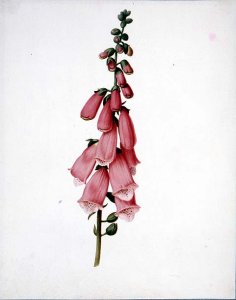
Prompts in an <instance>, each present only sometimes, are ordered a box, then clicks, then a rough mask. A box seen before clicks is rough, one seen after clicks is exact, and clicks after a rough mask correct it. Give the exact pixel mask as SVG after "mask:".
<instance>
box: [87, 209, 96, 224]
mask: <svg viewBox="0 0 236 300" xmlns="http://www.w3.org/2000/svg"><path fill="white" fill-rule="evenodd" d="M94 214H95V212H92V213H91V214H89V215H88V220H89V219H90V217H92V215H94ZM94 226H95V225H94Z"/></svg>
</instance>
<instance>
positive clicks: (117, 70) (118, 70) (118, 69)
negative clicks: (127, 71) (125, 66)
mask: <svg viewBox="0 0 236 300" xmlns="http://www.w3.org/2000/svg"><path fill="white" fill-rule="evenodd" d="M120 72H122V70H121V69H120V68H116V70H115V74H117V73H120ZM122 73H123V72H122Z"/></svg>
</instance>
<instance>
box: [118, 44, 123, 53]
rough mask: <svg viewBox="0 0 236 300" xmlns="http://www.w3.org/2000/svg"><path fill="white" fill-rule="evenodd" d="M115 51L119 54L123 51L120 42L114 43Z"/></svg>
mask: <svg viewBox="0 0 236 300" xmlns="http://www.w3.org/2000/svg"><path fill="white" fill-rule="evenodd" d="M116 51H117V53H119V54H121V53H123V52H124V48H123V46H121V45H120V44H118V45H116Z"/></svg>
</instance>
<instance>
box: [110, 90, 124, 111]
mask: <svg viewBox="0 0 236 300" xmlns="http://www.w3.org/2000/svg"><path fill="white" fill-rule="evenodd" d="M121 104H122V103H121V97H120V89H119V88H118V87H117V88H114V89H113V90H112V92H111V101H110V108H111V110H112V111H119V110H120V108H121Z"/></svg>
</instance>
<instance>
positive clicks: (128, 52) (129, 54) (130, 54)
mask: <svg viewBox="0 0 236 300" xmlns="http://www.w3.org/2000/svg"><path fill="white" fill-rule="evenodd" d="M127 55H128V56H132V55H133V49H132V48H131V47H130V46H128V51H127Z"/></svg>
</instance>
